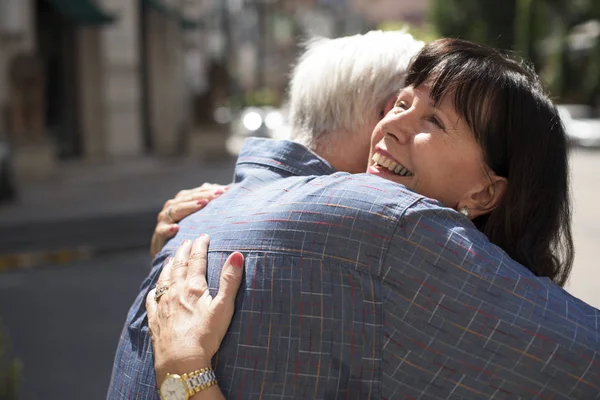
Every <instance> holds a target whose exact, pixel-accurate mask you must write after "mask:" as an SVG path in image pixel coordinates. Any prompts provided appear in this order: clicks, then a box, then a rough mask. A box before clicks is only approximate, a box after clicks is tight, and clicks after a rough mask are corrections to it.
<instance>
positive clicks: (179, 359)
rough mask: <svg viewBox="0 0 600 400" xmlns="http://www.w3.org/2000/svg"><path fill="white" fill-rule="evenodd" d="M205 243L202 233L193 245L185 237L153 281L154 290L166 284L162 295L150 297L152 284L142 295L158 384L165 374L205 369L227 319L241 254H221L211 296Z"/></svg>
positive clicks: (230, 314)
mask: <svg viewBox="0 0 600 400" xmlns="http://www.w3.org/2000/svg"><path fill="white" fill-rule="evenodd" d="M209 241H210V239H209V237H208V235H202V236H200V238H198V239H196V240H195V241H194V242H193V243H192V242H190V241H189V240H187V241H185V242H184V243H183V244H182V245H181V247H179V249H178V250H177V253H176V254H175V258H173V259H170V260H169V261H167V263H166V264H165V266H164V268H163V270H162V272H161V274H160V277H159V279H158V282H157V284H156V288H163V287H164V288H167V289H166V291H165V292H164V294H163V295H162V296H160V297H159V298H158V299H155V295H156V290H157V289H156V288H155V289H153V290H151V291H150V293H149V294H148V296H147V297H146V310H147V312H148V326H149V328H150V335H151V337H152V346H153V348H154V367H155V370H156V378H157V382H158V383H159V384H160V383H161V382H162V380H163V379H164V378H165V377H166V375H167V373H171V374H183V373H189V372H192V371H195V370H198V369H201V368H206V367H210V364H211V359H212V357H213V356H214V355H215V353H216V352H217V350H218V349H219V347H220V346H221V341H222V340H223V337H224V336H225V333H226V332H227V328H228V327H229V324H230V323H231V318H232V317H233V312H234V307H235V297H236V295H237V291H238V289H239V287H240V284H241V281H242V275H243V271H244V268H243V265H244V256H243V255H242V254H241V253H238V252H235V253H233V254H231V255H230V256H229V257H228V258H227V261H226V262H225V265H223V269H222V271H221V278H220V283H219V291H218V293H217V295H216V296H215V297H214V298H213V297H212V296H211V295H210V293H209V291H208V284H207V281H206V265H207V255H208V245H209ZM159 290H160V289H159Z"/></svg>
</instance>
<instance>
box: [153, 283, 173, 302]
mask: <svg viewBox="0 0 600 400" xmlns="http://www.w3.org/2000/svg"><path fill="white" fill-rule="evenodd" d="M167 290H169V287H168V286H161V287H157V288H156V292H155V293H154V301H158V299H159V298H160V296H162V295H163V294H165V293H167Z"/></svg>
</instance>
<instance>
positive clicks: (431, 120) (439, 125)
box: [429, 115, 444, 130]
mask: <svg viewBox="0 0 600 400" xmlns="http://www.w3.org/2000/svg"><path fill="white" fill-rule="evenodd" d="M429 122H431V123H433V124H435V125H436V126H437V127H438V128H440V129H442V130H444V125H442V123H441V122H440V120H439V119H437V117H436V116H435V115H432V116H431V117H429Z"/></svg>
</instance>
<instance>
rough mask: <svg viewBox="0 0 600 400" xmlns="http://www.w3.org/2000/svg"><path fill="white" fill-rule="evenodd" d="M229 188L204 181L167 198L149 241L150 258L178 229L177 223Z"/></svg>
mask: <svg viewBox="0 0 600 400" xmlns="http://www.w3.org/2000/svg"><path fill="white" fill-rule="evenodd" d="M228 189H229V186H223V185H218V184H215V183H205V184H203V185H202V186H199V187H197V188H194V189H190V190H182V191H180V192H179V193H177V195H176V196H175V198H173V199H170V200H167V202H166V203H165V205H164V206H163V208H162V210H161V211H160V213H159V214H158V218H157V221H158V222H157V224H156V228H155V229H154V233H153V234H152V241H151V242H150V255H151V256H152V258H154V257H155V256H156V254H158V252H159V251H160V250H161V249H162V248H163V246H164V245H165V243H166V241H167V240H169V239H171V238H172V237H173V236H175V234H176V233H177V231H178V230H179V225H177V223H178V222H179V221H181V220H182V219H183V218H185V217H187V216H188V215H190V214H193V213H195V212H196V211H199V210H202V209H203V208H204V207H206V205H207V204H208V203H209V202H211V201H212V200H214V199H216V198H217V197H219V196H220V195H222V194H223V193H225V192H226V191H227V190H228Z"/></svg>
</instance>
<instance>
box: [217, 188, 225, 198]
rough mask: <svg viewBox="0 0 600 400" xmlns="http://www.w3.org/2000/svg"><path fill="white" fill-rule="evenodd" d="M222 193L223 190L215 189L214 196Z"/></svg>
mask: <svg viewBox="0 0 600 400" xmlns="http://www.w3.org/2000/svg"><path fill="white" fill-rule="evenodd" d="M223 193H225V192H224V191H223V190H221V189H219V190H217V191H215V196H219V195H222V194H223Z"/></svg>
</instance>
